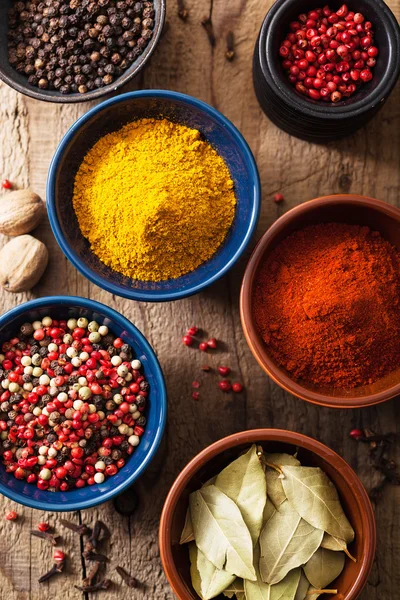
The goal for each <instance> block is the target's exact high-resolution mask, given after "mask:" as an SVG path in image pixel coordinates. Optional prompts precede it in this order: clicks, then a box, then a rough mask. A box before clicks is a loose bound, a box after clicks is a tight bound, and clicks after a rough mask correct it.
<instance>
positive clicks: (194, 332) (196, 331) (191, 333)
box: [186, 326, 199, 335]
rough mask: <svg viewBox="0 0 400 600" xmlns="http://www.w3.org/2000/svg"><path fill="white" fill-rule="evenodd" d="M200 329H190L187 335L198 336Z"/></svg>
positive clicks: (194, 327)
mask: <svg viewBox="0 0 400 600" xmlns="http://www.w3.org/2000/svg"><path fill="white" fill-rule="evenodd" d="M198 331H199V328H198V327H196V326H193V327H189V329H188V330H187V332H186V333H187V335H196V333H198Z"/></svg>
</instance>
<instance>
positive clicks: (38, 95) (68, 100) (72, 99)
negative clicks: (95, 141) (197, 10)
mask: <svg viewBox="0 0 400 600" xmlns="http://www.w3.org/2000/svg"><path fill="white" fill-rule="evenodd" d="M155 1H157V2H158V3H159V8H158V14H159V17H158V20H157V22H156V23H155V25H154V29H153V31H154V35H153V36H152V37H151V39H150V41H149V43H148V44H147V46H146V47H145V49H144V51H143V53H142V54H140V55H139V56H138V57H137V59H136V60H135V61H134V62H133V63H132V65H131V66H130V67H129V68H128V69H127V70H126V71H124V73H122V75H120V76H119V77H118V79H117V80H116V81H114V82H113V83H111V84H109V85H105V86H104V87H102V88H99V89H97V90H92V91H90V92H86V93H85V94H79V93H74V94H66V95H65V96H64V95H62V94H59V93H58V92H57V90H40V89H39V88H35V87H34V86H31V85H30V84H28V81H27V83H26V85H23V84H21V83H19V82H18V81H16V80H15V79H13V78H12V77H10V76H9V75H7V73H6V72H5V71H4V69H3V68H2V66H1V65H0V80H2V81H4V83H6V84H7V85H9V86H10V87H11V88H13V89H14V90H16V91H17V92H20V93H21V94H24V95H25V96H28V97H30V98H35V99H36V100H42V101H43V102H52V103H54V104H77V103H80V102H90V101H91V100H96V99H98V98H102V97H103V96H107V95H108V94H111V93H112V92H116V91H117V90H119V89H120V88H121V87H122V86H123V85H125V84H126V83H128V81H130V80H131V79H133V77H135V76H136V75H137V74H138V73H139V72H140V71H141V70H142V68H143V67H144V66H145V65H146V64H147V62H148V60H149V59H150V57H151V55H152V54H153V52H154V50H155V49H156V47H157V45H158V42H159V40H160V37H161V35H162V32H163V29H164V24H165V15H166V0H155Z"/></svg>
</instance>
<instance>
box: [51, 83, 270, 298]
mask: <svg viewBox="0 0 400 600" xmlns="http://www.w3.org/2000/svg"><path fill="white" fill-rule="evenodd" d="M135 98H166V99H171V100H180V101H182V102H186V103H188V104H190V105H192V106H195V107H196V108H198V109H200V110H202V111H203V112H205V113H206V114H207V115H210V116H212V117H214V118H215V119H216V120H217V121H219V122H220V123H221V124H222V125H223V126H224V127H225V128H226V129H227V130H228V131H229V132H230V133H231V135H232V136H233V137H234V138H235V140H236V143H237V144H238V146H239V147H240V149H241V151H242V152H243V154H244V156H245V161H246V163H247V165H248V168H249V172H250V175H251V178H252V182H253V184H254V188H255V194H254V201H253V203H252V209H251V219H250V225H249V227H248V229H247V232H246V235H245V237H244V239H243V241H242V243H241V245H240V246H239V248H238V249H237V250H236V252H235V254H234V255H233V256H231V257H230V258H229V260H228V261H227V262H226V263H225V265H224V266H223V267H221V268H220V269H219V270H218V271H217V272H216V273H214V274H213V275H211V276H209V277H207V279H205V280H204V281H203V282H202V283H199V284H197V285H194V286H192V287H188V288H186V289H182V290H176V291H153V292H147V291H143V290H138V289H132V290H131V291H127V290H126V289H125V288H122V287H120V286H118V285H116V284H114V283H112V282H110V281H108V280H107V279H105V278H103V277H100V276H99V275H97V274H95V273H93V272H92V270H91V269H89V268H88V267H87V266H86V264H85V263H84V262H82V261H81V259H80V258H79V256H78V255H77V254H76V252H75V251H74V250H73V249H72V248H71V247H70V245H69V244H68V243H67V242H66V240H65V238H64V235H63V233H62V230H61V227H60V223H59V221H58V217H57V209H56V205H55V184H56V174H57V170H58V165H59V161H60V159H61V157H62V155H63V153H64V150H65V148H66V146H67V145H68V144H69V142H70V141H71V139H72V137H73V136H74V135H75V133H76V132H77V131H78V130H79V129H80V127H81V126H82V125H83V124H84V123H86V122H87V121H89V120H90V119H91V118H92V116H93V115H96V114H97V113H99V112H101V111H102V110H103V109H104V108H106V107H108V106H112V105H113V104H117V103H119V102H122V101H124V100H127V99H135ZM46 197H47V211H48V215H49V221H50V226H51V228H52V230H53V234H54V237H55V238H56V241H57V243H58V245H59V246H60V248H61V250H62V251H63V252H64V254H65V256H66V257H67V258H68V260H69V261H70V262H71V263H72V264H73V265H74V267H75V268H76V269H78V271H80V272H81V273H82V275H84V276H85V277H86V278H87V279H89V280H90V281H91V282H92V283H94V284H96V285H99V286H100V287H102V288H103V289H105V290H107V291H108V292H110V293H111V294H115V295H117V296H122V297H123V298H128V299H129V300H140V301H143V302H168V301H171V300H179V299H181V298H187V297H188V296H192V295H194V294H197V293H198V292H200V291H201V290H203V289H204V288H206V287H208V286H210V285H211V284H213V283H215V282H216V281H218V279H220V278H221V277H223V275H225V274H226V273H227V272H228V271H229V270H230V269H231V268H232V267H233V266H234V265H235V264H236V262H237V261H238V260H239V258H240V257H241V255H242V254H243V252H244V251H245V250H246V248H247V246H248V244H249V242H250V240H251V238H252V236H253V233H254V231H255V228H256V226H257V222H258V218H259V215H260V209H261V183H260V175H259V172H258V168H257V164H256V161H255V159H254V156H253V153H252V151H251V150H250V147H249V145H248V143H247V142H246V140H245V139H244V137H243V135H242V134H241V133H240V131H239V130H238V129H237V127H235V126H234V125H233V123H231V121H229V119H227V118H226V117H225V116H224V115H223V114H222V113H221V112H219V111H218V110H217V109H215V108H213V107H212V106H210V105H209V104H207V103H206V102H203V101H202V100H198V99H197V98H194V97H193V96H189V95H188V94H182V93H180V92H174V91H169V90H140V91H137V92H127V93H125V94H121V95H119V96H116V97H115V98H110V99H109V100H106V101H105V102H102V103H101V104H98V105H97V106H94V107H93V108H91V109H90V110H88V112H86V113H85V114H84V115H82V116H81V117H80V118H79V119H78V120H77V121H75V123H74V124H73V125H72V126H71V127H70V128H69V130H68V131H67V133H66V134H65V135H64V137H63V138H62V140H61V142H60V143H59V145H58V147H57V149H56V152H55V154H54V156H53V158H52V161H51V163H50V168H49V174H48V178H47V187H46ZM211 260H212V259H211Z"/></svg>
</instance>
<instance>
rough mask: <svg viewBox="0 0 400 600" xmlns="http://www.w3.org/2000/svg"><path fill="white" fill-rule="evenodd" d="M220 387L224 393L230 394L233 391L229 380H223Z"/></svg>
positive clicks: (219, 384)
mask: <svg viewBox="0 0 400 600" xmlns="http://www.w3.org/2000/svg"><path fill="white" fill-rule="evenodd" d="M218 387H219V389H220V390H222V391H223V392H230V391H231V389H232V386H231V382H230V381H229V380H228V379H223V380H222V381H220V382H219V383H218Z"/></svg>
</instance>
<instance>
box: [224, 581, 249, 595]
mask: <svg viewBox="0 0 400 600" xmlns="http://www.w3.org/2000/svg"><path fill="white" fill-rule="evenodd" d="M222 593H223V595H224V596H226V597H227V598H233V597H234V595H235V594H236V597H237V598H239V594H243V598H245V595H244V584H243V579H240V577H236V579H235V580H234V581H233V583H231V584H230V585H229V586H228V587H227V588H225V589H224V591H223V592H222Z"/></svg>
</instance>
